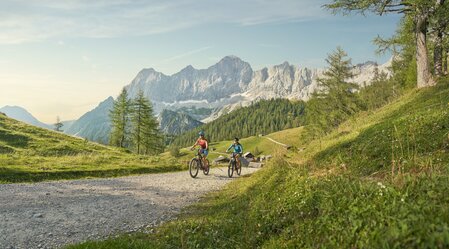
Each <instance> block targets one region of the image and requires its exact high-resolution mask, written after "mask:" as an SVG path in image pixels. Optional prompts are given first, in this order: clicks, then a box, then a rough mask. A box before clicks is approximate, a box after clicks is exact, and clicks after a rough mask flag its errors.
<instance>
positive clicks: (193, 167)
mask: <svg viewBox="0 0 449 249" xmlns="http://www.w3.org/2000/svg"><path fill="white" fill-rule="evenodd" d="M198 164H199V162H198V160H197V159H196V158H193V159H192V161H190V163H189V173H190V176H191V177H192V178H195V177H196V176H197V175H198V171H199V165H198Z"/></svg>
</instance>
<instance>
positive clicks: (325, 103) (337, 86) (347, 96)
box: [306, 47, 362, 138]
mask: <svg viewBox="0 0 449 249" xmlns="http://www.w3.org/2000/svg"><path fill="white" fill-rule="evenodd" d="M326 62H327V64H328V68H327V69H326V71H325V72H324V75H323V78H321V79H319V80H318V89H319V90H318V91H317V92H315V93H314V94H313V95H312V98H311V99H310V100H309V102H308V103H307V108H306V120H307V133H306V134H307V136H309V137H313V138H316V137H319V136H322V135H323V134H326V133H328V132H329V131H330V130H332V129H334V128H335V127H337V126H338V125H339V124H341V123H342V122H343V121H345V120H346V119H348V118H349V117H350V116H351V115H353V114H354V113H356V112H358V111H359V110H361V109H362V104H361V102H360V99H359V98H358V95H357V94H356V93H355V91H356V90H357V89H358V85H356V84H354V83H349V82H348V79H350V78H352V77H353V74H352V71H351V69H352V64H351V60H350V59H348V58H347V54H346V52H345V51H343V49H341V48H340V47H338V48H337V50H336V51H335V52H334V53H332V54H329V56H328V58H327V59H326Z"/></svg>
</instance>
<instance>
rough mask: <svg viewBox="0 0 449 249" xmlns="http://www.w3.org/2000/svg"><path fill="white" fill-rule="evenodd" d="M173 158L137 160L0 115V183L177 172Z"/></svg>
mask: <svg viewBox="0 0 449 249" xmlns="http://www.w3.org/2000/svg"><path fill="white" fill-rule="evenodd" d="M183 167H185V166H183V165H182V164H181V163H180V162H178V161H177V160H175V159H173V158H160V157H148V156H136V155H133V154H131V153H127V152H126V151H124V150H120V149H117V148H113V147H108V146H103V145H100V144H96V143H91V142H87V141H85V140H82V139H78V138H75V137H71V136H67V135H64V134H61V133H57V132H53V131H49V130H45V129H41V128H37V127H34V126H30V125H27V124H24V123H21V122H18V121H16V120H13V119H10V118H7V117H5V116H3V115H0V183H12V182H24V181H42V180H55V179H71V178H81V177H106V176H120V175H129V174H137V173H155V172H164V171H173V170H180V169H182V168H183Z"/></svg>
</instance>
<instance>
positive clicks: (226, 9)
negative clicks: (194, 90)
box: [0, 0, 400, 122]
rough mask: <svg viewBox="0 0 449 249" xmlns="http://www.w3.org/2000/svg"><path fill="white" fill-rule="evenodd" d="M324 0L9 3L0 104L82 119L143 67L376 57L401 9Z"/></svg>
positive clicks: (1, 22) (48, 118)
mask: <svg viewBox="0 0 449 249" xmlns="http://www.w3.org/2000/svg"><path fill="white" fill-rule="evenodd" d="M325 3H327V1H322V0H301V1H299V0H278V1H267V0H246V1H237V0H228V1H215V0H209V1H206V0H171V1H162V0H153V1H149V0H97V1H87V0H66V1H58V0H39V1H38V0H14V1H13V0H2V1H1V2H0V89H1V90H0V106H3V105H20V106H23V107H25V108H26V109H28V110H29V111H30V112H31V113H33V114H34V115H35V116H36V117H37V118H39V119H40V120H42V121H44V122H53V121H54V120H55V118H56V115H59V116H61V118H62V119H64V120H68V119H75V118H78V117H79V116H80V115H82V114H84V113H85V112H87V111H89V110H90V109H92V108H94V107H95V106H96V105H97V104H98V103H99V102H100V101H102V100H103V99H105V98H106V97H108V96H111V95H112V96H115V95H116V94H117V93H118V92H119V90H120V88H122V87H123V86H124V85H126V84H128V83H129V82H130V81H131V80H132V79H133V78H134V76H135V75H136V74H137V73H138V71H140V70H141V69H142V68H149V67H153V68H155V69H156V70H158V71H161V72H163V73H165V74H172V73H175V72H177V71H179V70H180V69H182V68H184V67H185V66H187V65H189V64H190V65H193V66H194V67H195V68H206V67H208V66H210V65H212V64H214V63H216V62H217V61H218V60H220V59H221V58H222V57H224V56H226V55H236V56H239V57H240V58H242V59H243V60H245V61H247V62H249V63H250V64H251V65H252V66H253V68H254V69H260V68H262V67H264V66H269V65H274V64H280V63H282V62H284V61H289V62H290V63H293V64H296V65H299V66H306V67H324V66H325V64H324V58H325V57H326V55H327V53H329V52H331V51H332V50H334V49H335V48H336V47H337V46H342V47H343V48H344V49H345V50H346V51H347V52H348V53H349V55H350V57H352V58H353V62H354V63H359V62H364V61H367V60H376V61H378V62H380V63H382V62H384V61H386V60H387V59H388V55H385V56H381V57H378V56H376V55H375V53H374V50H375V46H374V45H373V44H372V43H371V41H372V39H373V38H374V37H376V36H377V35H378V34H380V35H382V36H390V35H391V34H393V32H394V30H395V29H396V25H397V22H398V21H399V18H400V17H399V16H397V15H390V16H383V17H378V16H368V17H363V16H333V15H331V14H330V13H329V12H328V11H326V10H324V9H322V8H321V6H322V5H323V4H325Z"/></svg>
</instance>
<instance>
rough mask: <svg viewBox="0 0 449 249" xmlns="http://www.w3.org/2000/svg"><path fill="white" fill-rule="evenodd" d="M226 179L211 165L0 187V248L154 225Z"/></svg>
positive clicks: (93, 236)
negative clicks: (194, 172) (205, 169)
mask: <svg viewBox="0 0 449 249" xmlns="http://www.w3.org/2000/svg"><path fill="white" fill-rule="evenodd" d="M256 170H257V169H252V168H244V169H243V170H242V174H249V173H252V172H254V171H256ZM231 180H232V179H230V178H228V177H227V172H226V169H225V168H212V169H211V172H210V175H209V176H204V175H202V173H201V172H200V173H199V175H198V177H197V178H196V179H192V178H190V176H189V174H188V172H185V171H184V172H176V173H164V174H150V175H139V176H130V177H120V178H106V179H88V180H70V181H57V182H43V183H36V184H4V185H0V248H54V247H61V246H64V245H67V244H71V243H77V242H82V241H85V240H89V239H101V238H105V237H108V236H111V235H114V234H119V233H126V232H132V231H136V230H140V229H144V228H147V227H151V226H156V225H159V224H160V223H162V222H164V221H167V220H169V219H171V218H173V217H174V216H175V215H176V214H178V213H179V211H180V209H181V208H183V207H185V206H187V205H189V204H192V203H194V202H195V201H197V200H198V199H199V197H201V196H202V195H204V194H205V193H207V192H209V191H214V190H218V189H219V188H221V187H223V186H224V185H225V184H226V183H228V182H230V181H231Z"/></svg>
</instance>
